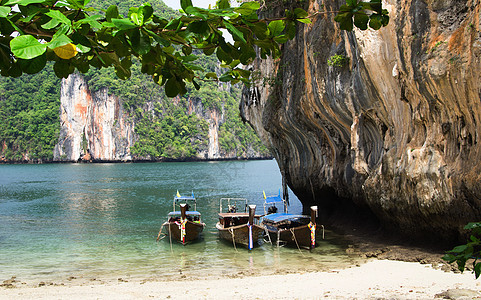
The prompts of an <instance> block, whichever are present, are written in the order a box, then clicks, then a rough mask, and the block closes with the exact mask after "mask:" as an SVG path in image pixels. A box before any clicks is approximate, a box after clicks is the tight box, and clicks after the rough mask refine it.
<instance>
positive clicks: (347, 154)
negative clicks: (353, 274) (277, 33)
mask: <svg viewBox="0 0 481 300" xmlns="http://www.w3.org/2000/svg"><path fill="white" fill-rule="evenodd" d="M338 5H339V1H322V0H315V1H309V2H308V3H306V4H305V7H304V8H305V9H307V10H308V11H309V12H310V13H311V14H312V13H314V12H315V11H317V10H323V9H324V8H325V9H326V10H327V11H337V10H338V8H339V6H338ZM383 5H384V7H385V8H386V9H388V10H389V14H390V17H391V20H390V24H389V25H388V27H386V28H383V29H381V30H379V31H372V30H367V31H364V32H363V31H354V32H343V31H340V30H339V27H338V25H337V24H335V22H334V21H333V15H332V14H327V15H326V14H319V15H318V17H317V18H316V19H315V20H314V21H313V23H312V24H310V25H301V26H300V27H299V28H298V31H297V36H296V38H295V40H293V41H290V42H288V43H287V44H285V45H284V46H283V49H282V51H283V57H282V58H281V59H280V60H278V61H258V62H257V63H256V64H255V68H256V70H258V71H260V72H261V78H264V81H263V82H271V83H272V82H273V84H271V85H263V84H262V82H261V81H259V82H258V83H257V85H256V86H254V87H251V88H249V89H245V90H244V93H243V94H244V95H243V101H242V104H241V112H242V114H243V116H244V118H245V119H246V120H248V121H249V122H250V123H251V124H252V125H253V127H255V129H256V131H257V132H258V133H259V135H260V136H261V137H262V138H263V140H264V141H266V142H267V144H269V146H270V147H271V148H272V152H273V154H274V155H275V157H276V159H277V161H278V163H279V166H280V168H281V171H282V173H283V175H284V176H285V179H286V181H287V183H288V185H289V186H290V187H291V188H292V190H293V191H294V192H295V193H296V194H297V196H298V197H299V199H301V201H302V202H303V203H304V204H306V205H310V204H317V205H320V206H321V211H323V212H324V214H325V215H332V214H334V213H335V212H339V211H341V212H343V211H345V210H348V209H352V208H353V209H354V210H356V211H362V210H366V211H369V212H372V213H373V214H374V215H375V216H376V217H377V218H378V219H379V220H380V221H381V223H382V224H383V225H384V226H385V227H387V228H390V229H395V230H397V231H400V232H401V233H403V234H405V235H408V236H416V237H426V236H434V237H435V238H440V239H443V240H445V241H448V240H451V239H455V238H456V237H457V236H458V233H459V229H460V228H461V226H462V225H464V224H465V223H467V222H468V221H479V219H480V218H481V164H480V163H479V162H480V161H481V143H480V144H478V133H480V132H481V105H480V101H481V82H480V78H481V76H480V74H481V63H480V58H481V57H480V56H481V28H480V25H481V24H480V21H481V14H480V9H481V2H480V0H468V1H466V0H416V1H408V0H386V1H383ZM278 9H279V11H281V10H282V9H283V8H282V7H281V8H278ZM268 13H269V14H275V12H274V13H273V12H268ZM335 55H338V56H337V57H341V58H346V59H347V60H345V63H344V64H341V66H330V65H328V63H327V61H328V60H329V59H330V58H331V57H333V56H335ZM266 79H267V80H266Z"/></svg>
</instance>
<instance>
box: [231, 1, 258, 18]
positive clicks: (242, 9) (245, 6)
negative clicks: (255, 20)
mask: <svg viewBox="0 0 481 300" xmlns="http://www.w3.org/2000/svg"><path fill="white" fill-rule="evenodd" d="M259 8H260V4H259V3H258V2H244V3H242V4H241V5H240V6H239V7H236V8H234V11H235V12H236V13H238V14H241V15H244V16H248V15H250V14H252V13H254V12H256V11H257V10H258V9H259Z"/></svg>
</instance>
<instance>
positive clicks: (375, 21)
mask: <svg viewBox="0 0 481 300" xmlns="http://www.w3.org/2000/svg"><path fill="white" fill-rule="evenodd" d="M370 18H371V19H370V21H369V27H371V28H372V29H374V30H378V29H379V28H381V27H382V23H381V18H380V17H379V16H378V15H374V16H373V15H371V17H370ZM356 26H357V25H356Z"/></svg>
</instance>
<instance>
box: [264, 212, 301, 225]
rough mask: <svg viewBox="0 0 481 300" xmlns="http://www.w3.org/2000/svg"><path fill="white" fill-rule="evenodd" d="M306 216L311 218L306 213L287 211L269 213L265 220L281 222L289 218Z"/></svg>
mask: <svg viewBox="0 0 481 300" xmlns="http://www.w3.org/2000/svg"><path fill="white" fill-rule="evenodd" d="M306 218H310V217H309V216H306V215H294V214H286V213H275V214H269V215H265V216H264V217H263V219H264V220H266V221H268V222H272V223H279V222H283V221H287V220H293V219H306Z"/></svg>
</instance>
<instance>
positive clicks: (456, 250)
mask: <svg viewBox="0 0 481 300" xmlns="http://www.w3.org/2000/svg"><path fill="white" fill-rule="evenodd" d="M467 248H468V245H459V246H456V247H454V248H453V250H451V251H449V252H452V253H460V252H463V251H465V250H466V249H467Z"/></svg>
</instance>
